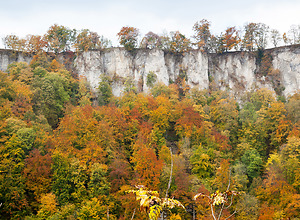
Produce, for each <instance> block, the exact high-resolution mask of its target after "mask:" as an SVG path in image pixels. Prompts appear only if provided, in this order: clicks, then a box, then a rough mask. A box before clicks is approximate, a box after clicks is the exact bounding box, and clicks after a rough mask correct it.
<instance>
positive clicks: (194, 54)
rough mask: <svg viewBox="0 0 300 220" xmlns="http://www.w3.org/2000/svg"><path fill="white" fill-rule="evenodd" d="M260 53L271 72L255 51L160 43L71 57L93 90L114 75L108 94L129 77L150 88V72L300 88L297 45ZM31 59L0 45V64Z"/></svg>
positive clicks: (234, 85) (241, 86)
mask: <svg viewBox="0 0 300 220" xmlns="http://www.w3.org/2000/svg"><path fill="white" fill-rule="evenodd" d="M264 54H267V55H268V56H269V57H271V59H270V66H271V69H270V70H269V72H271V73H267V74H266V73H263V74H262V73H261V71H260V69H261V65H262V64H261V63H262V62H259V60H258V59H261V58H258V54H257V53H256V52H229V53H223V54H207V53H202V52H201V51H199V50H193V51H190V52H188V53H185V54H184V55H174V54H172V53H167V52H164V51H162V50H159V49H153V50H147V49H139V50H137V51H136V52H135V54H133V53H129V52H128V51H126V50H125V49H124V48H109V49H106V50H103V51H88V52H84V53H81V54H79V55H78V56H77V57H76V58H75V60H74V61H73V68H74V71H75V72H76V73H77V74H78V75H79V76H83V77H86V78H87V81H88V82H89V83H90V85H91V88H92V89H93V90H94V91H96V90H97V87H98V85H99V82H100V80H101V79H100V76H101V75H102V74H107V75H109V76H110V77H111V78H112V79H113V83H112V88H113V94H114V95H116V96H120V95H122V93H123V91H124V88H125V82H126V81H128V80H131V82H133V83H134V84H135V86H136V87H137V88H138V91H139V92H141V91H143V92H149V89H150V88H148V86H147V75H148V74H149V73H154V74H155V75H156V76H157V81H159V82H162V83H164V84H166V85H169V84H170V83H172V82H175V81H176V79H177V78H178V77H179V76H180V75H181V76H182V74H184V75H186V77H187V84H188V85H189V86H190V87H197V88H199V89H208V88H212V87H214V88H216V89H224V90H225V89H229V90H230V91H231V93H232V94H233V95H236V96H240V94H242V93H244V92H245V91H247V90H250V89H251V88H253V87H259V88H260V87H266V88H268V89H271V90H274V91H276V92H277V93H278V94H282V95H284V96H286V97H287V96H289V95H292V94H294V93H295V92H297V91H299V90H300V45H293V46H289V47H281V48H274V49H270V50H266V51H265V52H264ZM31 59H32V56H25V55H23V54H22V53H16V52H13V51H10V50H0V70H2V71H6V69H7V66H8V65H9V64H10V63H12V62H14V61H25V62H27V63H29V62H30V61H31ZM260 61H261V60H260ZM271 70H272V71H271Z"/></svg>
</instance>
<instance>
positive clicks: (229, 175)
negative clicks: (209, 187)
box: [227, 168, 231, 191]
mask: <svg viewBox="0 0 300 220" xmlns="http://www.w3.org/2000/svg"><path fill="white" fill-rule="evenodd" d="M230 177H231V168H229V174H228V186H227V191H228V190H229V187H230Z"/></svg>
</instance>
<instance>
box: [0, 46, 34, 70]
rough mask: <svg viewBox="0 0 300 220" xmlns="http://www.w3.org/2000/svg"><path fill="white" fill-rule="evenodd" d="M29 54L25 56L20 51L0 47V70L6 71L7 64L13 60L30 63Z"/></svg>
mask: <svg viewBox="0 0 300 220" xmlns="http://www.w3.org/2000/svg"><path fill="white" fill-rule="evenodd" d="M31 60H32V57H31V56H25V55H24V54H22V53H18V52H13V51H11V50H3V49H2V50H1V49H0V70H1V71H6V70H7V67H8V65H9V64H11V63H13V62H26V63H30V61H31Z"/></svg>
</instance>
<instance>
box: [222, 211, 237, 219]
mask: <svg viewBox="0 0 300 220" xmlns="http://www.w3.org/2000/svg"><path fill="white" fill-rule="evenodd" d="M235 213H237V211H236V210H234V212H233V213H232V214H231V215H230V216H228V217H227V218H225V220H227V219H229V218H231V217H232V216H233V215H234V214H235Z"/></svg>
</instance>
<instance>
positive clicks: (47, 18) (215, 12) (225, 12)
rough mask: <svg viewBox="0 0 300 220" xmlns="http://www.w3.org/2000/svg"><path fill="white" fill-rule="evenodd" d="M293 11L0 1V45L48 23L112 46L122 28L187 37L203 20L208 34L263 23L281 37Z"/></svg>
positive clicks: (225, 5)
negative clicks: (95, 36)
mask: <svg viewBox="0 0 300 220" xmlns="http://www.w3.org/2000/svg"><path fill="white" fill-rule="evenodd" d="M299 11H300V0H247V1H244V0H205V1H204V0H180V1H179V0H165V1H164V0H147V1H144V0H105V1H104V0H51V1H50V0H49V1H48V0H0V37H1V44H0V47H3V44H2V38H3V37H4V36H6V35H9V34H15V35H17V36H19V37H25V36H26V35H27V34H34V35H44V34H45V33H46V32H47V30H48V29H49V27H50V26H51V25H53V24H58V25H64V26H66V27H68V28H71V29H73V28H75V29H78V30H81V29H86V28H87V29H90V30H91V31H95V32H97V33H98V34H99V35H103V36H104V37H106V38H108V39H110V40H111V41H112V42H113V45H114V46H118V43H117V37H116V34H117V33H118V32H119V31H120V29H121V28H122V27H123V26H133V27H135V28H138V29H139V30H140V32H141V35H142V36H144V35H145V34H146V33H148V32H149V31H152V32H154V33H157V34H162V33H163V32H170V31H177V30H178V31H180V32H181V33H182V34H185V35H186V36H187V37H191V36H192V35H193V30H192V28H193V25H194V24H195V23H196V22H197V21H200V20H202V19H203V18H205V19H207V20H209V21H210V22H211V31H212V32H213V34H220V33H221V32H224V30H225V29H226V28H227V27H231V26H236V27H237V28H239V27H242V26H243V25H244V24H246V23H247V22H261V23H265V24H266V25H268V26H270V28H272V29H277V30H279V31H280V32H281V34H282V33H284V32H287V31H288V30H289V29H290V26H291V25H293V24H296V25H299V24H300V13H299Z"/></svg>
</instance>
